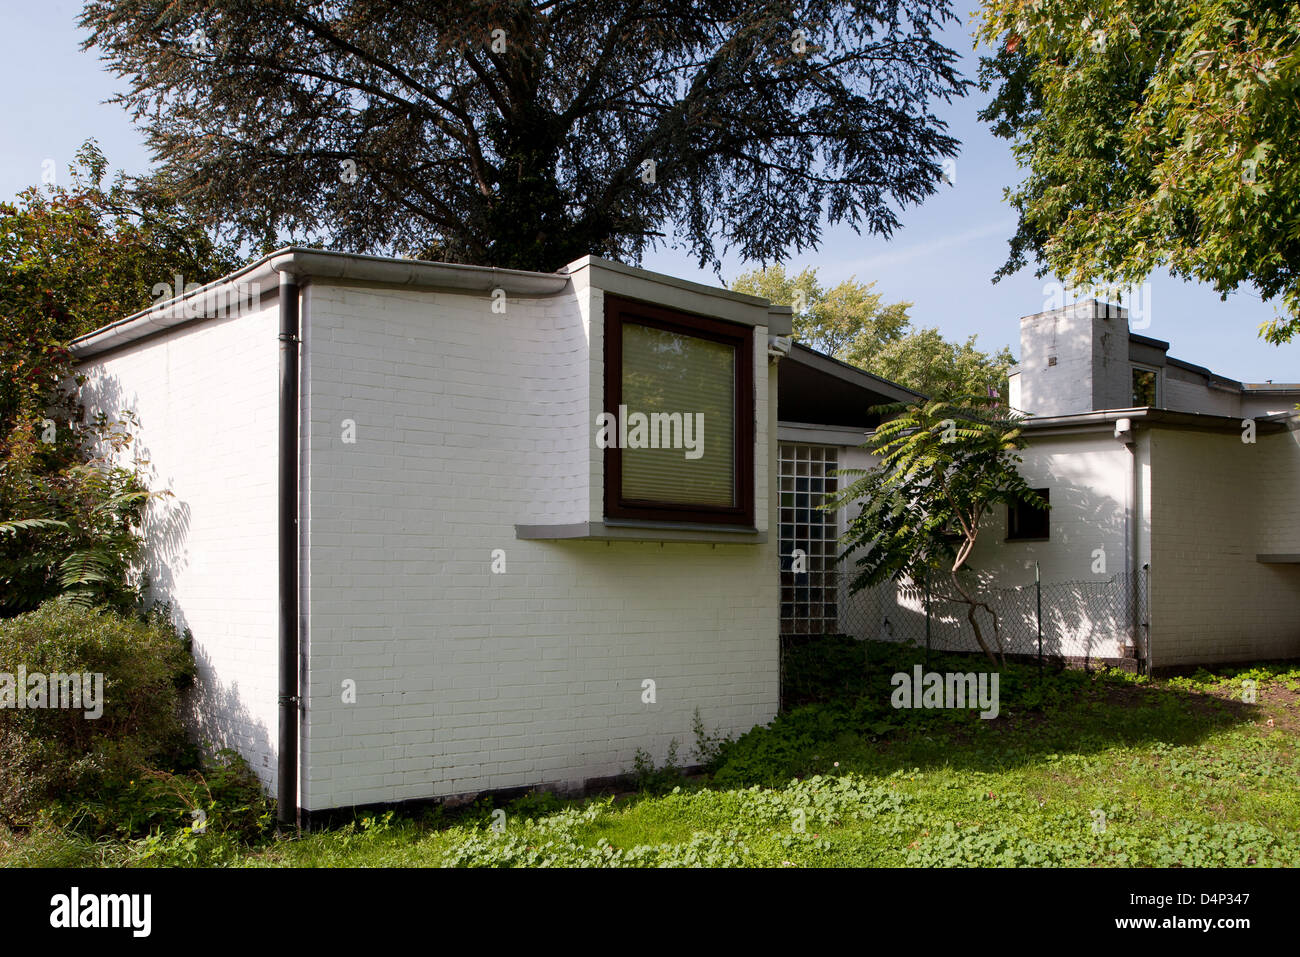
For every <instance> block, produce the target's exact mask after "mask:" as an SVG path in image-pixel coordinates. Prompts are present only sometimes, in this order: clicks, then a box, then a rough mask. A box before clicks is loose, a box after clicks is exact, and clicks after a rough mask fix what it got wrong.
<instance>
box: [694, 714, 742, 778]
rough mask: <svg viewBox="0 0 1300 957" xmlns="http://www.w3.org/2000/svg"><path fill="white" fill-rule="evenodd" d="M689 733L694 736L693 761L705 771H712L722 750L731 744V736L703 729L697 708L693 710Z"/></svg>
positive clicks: (702, 721) (702, 719)
mask: <svg viewBox="0 0 1300 957" xmlns="http://www.w3.org/2000/svg"><path fill="white" fill-rule="evenodd" d="M691 731H692V732H693V733H694V735H695V760H696V761H698V762H699V764H700V766H701V767H703V768H705V769H706V770H712V769H713V768H714V767H715V766H716V765H717V763H718V759H719V757H720V756H721V754H722V749H723V748H724V747H725V746H726V745H727V744H728V743H730V742H731V740H732V738H731V735H729V734H724V733H723V732H721V731H714V732H710V731H709V730H708V729H707V728H705V726H704V718H703V717H701V716H700V709H699V708H696V709H695V715H694V717H693V718H692V720H691Z"/></svg>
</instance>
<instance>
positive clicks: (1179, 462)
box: [1151, 429, 1300, 667]
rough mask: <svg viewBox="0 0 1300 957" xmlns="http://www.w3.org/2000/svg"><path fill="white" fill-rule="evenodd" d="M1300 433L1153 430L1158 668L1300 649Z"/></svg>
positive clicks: (1154, 632)
mask: <svg viewBox="0 0 1300 957" xmlns="http://www.w3.org/2000/svg"><path fill="white" fill-rule="evenodd" d="M1295 442H1296V433H1294V432H1288V433H1285V434H1281V435H1265V436H1259V438H1258V441H1257V442H1256V443H1255V444H1254V445H1250V444H1246V443H1243V442H1242V441H1241V439H1240V437H1238V436H1235V435H1212V434H1207V433H1198V432H1178V431H1174V430H1171V429H1161V430H1158V431H1155V432H1154V433H1153V434H1152V440H1151V448H1152V490H1151V492H1152V538H1151V541H1152V545H1151V548H1152V553H1151V554H1152V561H1151V566H1152V571H1151V576H1152V577H1151V621H1152V624H1151V657H1152V664H1153V665H1154V666H1156V667H1165V666H1170V665H1186V664H1196V663H1199V662H1208V661H1247V660H1252V659H1262V658H1273V657H1295V656H1297V655H1300V565H1267V564H1261V563H1260V562H1258V561H1256V557H1255V556H1256V555H1257V554H1259V553H1261V552H1267V551H1272V550H1276V551H1291V552H1294V551H1296V550H1298V548H1300V534H1298V533H1300V516H1298V515H1297V509H1296V487H1297V484H1298V483H1300V456H1297V453H1296V446H1295Z"/></svg>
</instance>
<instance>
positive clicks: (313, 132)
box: [81, 0, 970, 270]
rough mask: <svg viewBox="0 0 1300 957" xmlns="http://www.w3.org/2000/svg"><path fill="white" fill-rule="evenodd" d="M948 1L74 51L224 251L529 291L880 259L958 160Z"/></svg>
mask: <svg viewBox="0 0 1300 957" xmlns="http://www.w3.org/2000/svg"><path fill="white" fill-rule="evenodd" d="M951 19H953V14H952V12H951V10H950V2H949V0H906V2H898V0H849V2H828V0H800V2H780V0H776V2H773V0H759V2H755V0H705V2H699V3H691V4H682V3H677V2H668V0H549V2H523V0H511V2H463V0H462V2H445V3H427V2H423V0H340V2H332V3H322V2H309V0H224V2H212V0H169V2H166V3H164V2H161V0H90V2H88V3H87V4H86V6H85V8H84V11H83V14H82V20H81V23H82V25H83V26H84V27H85V28H86V29H87V30H89V38H88V39H87V41H86V45H87V47H90V46H95V47H98V48H99V49H100V50H101V51H102V53H103V55H104V57H105V59H106V60H107V62H108V63H109V65H110V66H111V67H112V68H113V69H114V70H116V71H117V72H118V73H119V74H120V75H121V76H123V77H125V78H127V79H128V80H129V88H128V89H127V90H126V91H125V92H124V93H123V94H122V95H121V96H120V97H119V98H118V99H119V101H120V102H121V103H122V104H124V105H125V106H126V107H127V109H128V110H129V111H130V112H131V113H132V115H133V116H134V117H135V119H136V120H137V121H139V122H141V123H142V124H143V125H144V127H145V129H146V130H147V132H148V137H149V143H150V145H151V147H152V149H153V150H154V152H155V154H156V156H157V157H158V159H159V160H160V161H161V167H160V170H159V173H158V175H157V177H156V179H155V181H154V183H153V187H154V188H155V189H158V190H160V191H161V192H163V193H165V194H167V195H171V196H174V197H177V198H179V199H181V200H182V201H184V203H185V204H186V205H187V207H188V208H190V209H191V210H192V211H194V213H195V214H196V215H197V216H199V217H200V218H201V219H202V220H203V221H204V222H207V223H209V224H212V225H214V226H216V225H222V226H223V227H225V226H226V225H227V224H228V228H229V229H230V235H232V236H233V237H235V238H236V239H239V240H241V241H242V240H249V241H252V242H253V243H259V244H261V245H262V246H264V247H265V246H273V245H276V244H277V243H278V242H279V240H280V237H282V236H284V235H291V236H294V237H298V238H300V239H302V240H304V241H320V240H321V237H325V238H326V240H328V242H329V244H330V245H332V246H335V247H338V248H344V249H351V250H354V251H380V252H398V253H404V254H411V255H418V256H421V257H427V258H436V259H442V260H449V261H454V262H467V263H479V264H489V265H494V266H503V267H519V268H531V269H541V270H552V269H556V268H558V267H560V266H562V265H564V264H565V263H568V262H570V261H572V260H574V259H576V258H579V257H581V256H583V255H587V254H594V255H601V256H607V257H611V258H615V259H623V260H637V259H638V258H639V257H640V255H641V254H642V252H643V251H644V250H645V249H646V248H647V247H648V246H649V245H651V244H654V243H656V242H658V241H660V240H662V239H664V238H665V237H666V235H667V230H669V229H670V228H672V229H674V230H675V231H676V233H677V235H678V236H679V237H680V241H681V242H683V243H684V244H685V245H687V246H688V247H689V249H690V250H691V252H692V254H693V255H695V256H696V257H697V258H698V260H699V261H700V263H701V264H706V263H712V264H713V266H714V268H715V269H716V268H719V266H718V262H719V257H720V255H721V253H722V252H724V251H726V250H728V249H734V250H736V251H737V252H739V254H740V255H742V256H743V257H744V258H745V259H747V260H753V261H758V262H768V261H772V260H775V259H777V258H779V257H780V256H781V255H782V254H783V253H784V252H785V251H787V250H789V249H792V248H793V249H797V250H798V249H804V248H806V247H810V246H813V245H815V244H816V243H817V241H818V239H819V237H820V235H821V232H820V231H821V228H822V222H823V219H825V220H826V221H828V222H831V223H836V222H848V223H850V224H852V225H853V226H854V228H862V227H865V228H866V229H868V230H869V231H871V232H875V233H879V234H883V235H888V234H889V233H890V232H891V231H892V230H893V229H894V227H895V226H896V225H897V223H898V220H897V218H896V213H895V207H897V206H899V205H903V204H907V203H914V202H918V201H919V200H921V199H923V198H924V197H926V196H928V195H929V194H930V193H932V192H934V190H935V189H936V187H937V184H938V183H939V181H940V177H941V175H942V170H941V168H940V165H939V164H940V163H941V161H942V159H943V158H944V157H948V156H952V155H954V153H955V151H956V147H957V142H956V141H955V140H954V139H953V138H952V137H950V136H948V135H947V133H946V126H945V124H944V123H943V122H942V121H940V120H939V119H937V118H936V117H935V115H934V114H933V113H932V112H931V109H930V107H931V104H932V103H933V102H934V101H936V100H943V101H946V100H949V99H950V98H952V97H954V96H960V95H962V94H964V92H965V91H966V90H967V88H968V87H969V86H970V83H969V81H967V80H964V79H962V78H961V77H960V75H959V73H958V72H957V70H956V56H955V54H954V53H953V51H951V50H949V49H948V48H946V47H945V46H943V45H942V44H941V43H940V42H939V41H938V40H937V39H936V34H937V33H938V32H939V31H940V30H941V29H942V28H943V26H944V25H945V24H946V23H947V22H948V21H949V20H951Z"/></svg>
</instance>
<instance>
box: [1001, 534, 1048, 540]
mask: <svg viewBox="0 0 1300 957" xmlns="http://www.w3.org/2000/svg"><path fill="white" fill-rule="evenodd" d="M1051 540H1052V539H1051V536H1049V535H1044V536H1043V537H1042V538H1030V537H1028V536H1019V535H1018V536H1016V537H1015V538H1011V537H1010V536H1008V537H1007V538H1004V539H1002V541H1004V542H1050V541H1051Z"/></svg>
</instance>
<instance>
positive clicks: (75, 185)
mask: <svg viewBox="0 0 1300 957" xmlns="http://www.w3.org/2000/svg"><path fill="white" fill-rule="evenodd" d="M77 161H78V165H77V166H76V167H73V168H72V169H71V170H70V172H71V174H72V183H71V185H70V186H69V187H62V186H50V187H48V188H47V189H46V190H45V191H44V192H42V191H41V190H39V189H37V188H35V187H33V188H31V189H29V190H26V191H24V192H23V193H22V194H20V195H19V197H18V199H17V201H16V202H15V203H0V370H3V375H0V616H8V615H13V614H15V613H18V612H21V611H28V610H30V609H32V608H35V607H36V606H37V605H39V604H40V603H41V602H43V601H45V600H46V599H48V598H50V597H53V596H54V595H58V594H65V593H71V594H74V595H76V596H78V597H79V598H81V599H83V600H85V601H90V602H99V603H106V604H112V605H115V606H117V607H119V608H122V607H126V606H127V605H129V604H130V602H131V600H132V598H133V597H134V592H135V586H136V585H137V584H138V583H132V582H130V581H129V580H128V577H129V576H128V571H129V569H130V567H131V565H132V563H133V561H134V559H135V558H136V556H137V553H138V548H139V525H140V521H141V519H142V515H143V509H144V507H145V503H146V501H147V499H148V493H147V491H146V488H145V485H144V482H143V480H142V472H141V467H142V466H143V465H144V464H145V463H143V462H135V463H133V464H132V465H131V466H130V467H125V466H123V465H121V464H115V462H116V461H117V460H118V459H121V458H122V457H123V453H124V452H125V450H126V448H127V446H128V445H129V444H130V441H131V437H130V434H129V429H130V427H131V426H132V425H133V424H134V422H133V420H132V419H131V418H130V416H129V415H127V414H126V413H121V414H118V413H115V412H108V413H101V414H97V415H94V416H92V417H91V418H90V420H89V421H87V420H86V417H85V414H84V410H83V409H82V407H81V405H80V403H79V401H78V397H77V387H78V386H79V385H80V384H81V378H80V377H79V376H78V374H77V372H76V369H75V368H74V366H73V363H72V356H71V354H70V353H69V352H68V349H67V343H68V341H69V340H71V339H73V338H75V337H76V336H79V335H81V334H83V333H86V332H89V331H91V330H93V329H95V328H97V327H99V326H101V325H104V324H106V323H109V322H113V321H115V320H118V319H122V318H124V317H125V316H127V315H129V314H130V313H133V312H136V311H138V310H139V309H141V308H144V307H145V306H147V305H148V304H149V303H150V301H151V298H153V297H154V287H155V286H156V285H160V284H162V285H166V287H167V288H169V289H170V288H171V287H172V285H173V283H174V280H175V277H176V275H178V274H179V275H181V276H183V277H184V280H185V281H186V282H187V284H188V282H189V281H196V282H203V281H207V280H209V279H213V278H216V277H217V276H219V275H221V274H222V273H224V272H226V271H227V270H228V269H230V268H232V267H233V265H234V259H233V254H232V253H231V251H230V250H229V249H225V248H219V247H216V246H214V245H213V244H212V242H211V241H209V240H208V239H207V237H206V236H205V234H204V233H203V232H202V230H200V229H197V228H196V227H194V226H193V225H191V224H189V223H188V222H186V221H185V220H184V218H183V217H182V216H181V215H180V214H179V213H178V212H177V211H176V210H175V208H174V207H170V206H167V205H165V204H160V203H159V202H157V201H155V200H149V199H147V198H146V199H143V200H141V199H140V198H139V197H137V196H135V195H133V194H132V193H131V192H130V191H129V190H128V188H127V186H126V184H125V182H124V181H123V180H122V179H121V177H119V178H118V180H117V181H116V182H115V183H114V184H113V185H111V186H105V185H104V182H103V181H104V177H105V172H106V170H107V161H106V160H105V158H104V156H103V154H102V153H100V151H99V149H98V148H97V147H96V146H95V144H94V142H93V141H88V142H87V143H86V144H85V145H84V146H83V147H82V148H81V150H80V151H78V153H77Z"/></svg>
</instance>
